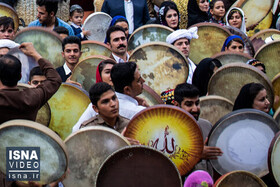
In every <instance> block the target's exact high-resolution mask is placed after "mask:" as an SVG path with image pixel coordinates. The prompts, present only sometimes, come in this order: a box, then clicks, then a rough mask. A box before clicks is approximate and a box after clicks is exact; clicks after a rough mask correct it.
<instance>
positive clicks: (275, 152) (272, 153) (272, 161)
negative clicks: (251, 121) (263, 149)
mask: <svg viewBox="0 0 280 187" xmlns="http://www.w3.org/2000/svg"><path fill="white" fill-rule="evenodd" d="M279 142H280V132H278V133H277V134H276V135H275V137H274V138H273V140H272V141H271V144H270V147H269V152H268V168H269V171H270V173H271V174H272V175H273V177H274V180H275V181H276V182H277V184H278V186H279V185H280V168H279V167H278V166H279V164H280V163H279V154H280V144H279Z"/></svg>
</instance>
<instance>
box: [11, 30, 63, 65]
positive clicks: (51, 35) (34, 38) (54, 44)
mask: <svg viewBox="0 0 280 187" xmlns="http://www.w3.org/2000/svg"><path fill="white" fill-rule="evenodd" d="M14 41H15V42H16V43H23V42H32V43H33V45H34V48H35V49H36V51H38V53H39V54H40V55H42V57H43V58H45V59H48V60H49V61H50V62H51V63H52V64H53V65H54V67H55V68H57V67H59V66H62V65H63V64H64V58H63V57H62V55H61V52H62V49H61V48H62V47H61V46H62V38H61V37H60V36H59V35H58V34H57V33H56V32H53V31H49V30H46V29H44V28H42V27H28V28H25V29H22V30H21V31H20V32H18V33H17V34H16V35H15V39H14Z"/></svg>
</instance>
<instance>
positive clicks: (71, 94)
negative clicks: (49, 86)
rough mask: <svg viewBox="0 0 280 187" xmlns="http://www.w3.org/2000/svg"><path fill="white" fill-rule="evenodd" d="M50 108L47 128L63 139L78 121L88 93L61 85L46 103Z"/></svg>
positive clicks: (88, 101)
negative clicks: (49, 120)
mask: <svg viewBox="0 0 280 187" xmlns="http://www.w3.org/2000/svg"><path fill="white" fill-rule="evenodd" d="M48 102H49V105H50V107H51V122H50V125H49V128H50V129H52V130H53V131H55V132H56V133H58V134H59V136H60V137H61V139H63V140H64V139H65V138H66V137H67V136H68V135H69V134H71V132H72V127H73V126H74V125H75V124H76V122H77V121H78V120H79V118H80V116H81V115H82V114H83V112H84V111H85V109H86V108H87V106H88V104H89V103H90V100H89V97H88V93H87V92H86V91H85V90H83V89H81V88H80V87H78V86H75V85H72V84H69V83H63V84H62V85H61V86H60V88H59V89H58V91H57V92H56V93H55V94H54V95H53V96H52V97H51V99H50V100H49V101H48Z"/></svg>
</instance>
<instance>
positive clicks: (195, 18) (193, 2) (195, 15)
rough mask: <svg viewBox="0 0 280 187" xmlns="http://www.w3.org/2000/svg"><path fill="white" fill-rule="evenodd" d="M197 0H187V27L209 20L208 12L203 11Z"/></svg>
mask: <svg viewBox="0 0 280 187" xmlns="http://www.w3.org/2000/svg"><path fill="white" fill-rule="evenodd" d="M198 3H199V2H197V0H189V3H188V27H190V26H192V25H194V24H196V23H201V22H208V21H209V13H207V12H203V11H201V10H200V8H199V6H198Z"/></svg>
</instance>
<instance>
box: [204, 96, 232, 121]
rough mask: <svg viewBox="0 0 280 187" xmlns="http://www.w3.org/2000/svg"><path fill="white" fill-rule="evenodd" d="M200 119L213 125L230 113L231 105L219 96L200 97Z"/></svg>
mask: <svg viewBox="0 0 280 187" xmlns="http://www.w3.org/2000/svg"><path fill="white" fill-rule="evenodd" d="M199 99H200V116H199V117H200V118H203V119H207V120H208V121H210V122H211V123H212V124H213V125H214V124H215V123H216V122H217V121H218V120H219V119H220V118H221V117H223V116H225V115H226V114H228V113H230V112H231V111H232V108H233V103H232V102H231V101H230V100H228V99H226V98H224V97H221V96H217V95H208V96H203V97H200V98H199Z"/></svg>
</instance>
